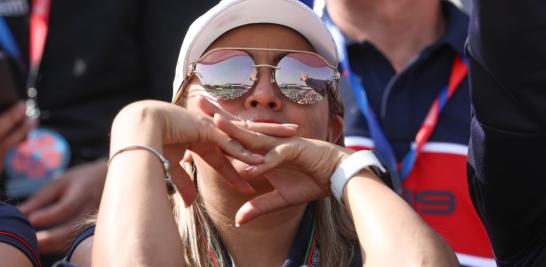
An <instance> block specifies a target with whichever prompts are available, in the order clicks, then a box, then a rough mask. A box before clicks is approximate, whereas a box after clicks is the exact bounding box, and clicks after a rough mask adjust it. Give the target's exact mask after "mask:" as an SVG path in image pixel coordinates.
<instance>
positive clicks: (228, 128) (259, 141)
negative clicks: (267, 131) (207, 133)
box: [213, 114, 275, 151]
mask: <svg viewBox="0 0 546 267" xmlns="http://www.w3.org/2000/svg"><path fill="white" fill-rule="evenodd" d="M213 122H214V124H215V125H216V127H218V129H220V130H221V131H222V132H224V133H225V134H227V135H229V136H230V137H231V138H234V139H236V140H237V141H239V142H240V143H241V144H242V145H244V146H245V147H247V148H249V149H250V150H253V151H255V150H261V149H266V150H269V149H270V148H271V147H273V146H274V145H275V139H274V138H273V137H270V136H267V135H264V134H261V133H258V132H253V131H249V130H246V129H244V128H241V127H238V126H237V125H235V124H233V123H232V122H231V121H229V120H227V119H226V118H225V117H223V116H222V115H220V114H215V115H214V119H213Z"/></svg>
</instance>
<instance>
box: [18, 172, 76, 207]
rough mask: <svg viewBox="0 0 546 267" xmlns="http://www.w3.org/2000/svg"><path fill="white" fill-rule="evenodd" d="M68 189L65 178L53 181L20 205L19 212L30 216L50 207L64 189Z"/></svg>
mask: <svg viewBox="0 0 546 267" xmlns="http://www.w3.org/2000/svg"><path fill="white" fill-rule="evenodd" d="M65 187H66V181H65V179H63V178H59V179H56V180H53V181H52V182H50V183H49V184H48V185H46V186H45V187H44V188H43V189H41V190H40V191H38V192H37V193H35V194H34V195H32V196H31V197H30V198H29V199H27V200H26V201H25V202H24V203H23V204H21V205H19V206H18V207H17V208H19V210H20V211H21V212H22V213H24V214H26V215H29V214H30V213H32V212H34V211H35V210H37V209H40V208H42V207H44V206H47V205H49V204H50V203H51V202H53V201H54V200H55V199H57V198H58V197H59V195H60V194H61V193H62V191H63V190H64V188H65Z"/></svg>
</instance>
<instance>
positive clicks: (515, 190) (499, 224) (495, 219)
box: [467, 0, 546, 266]
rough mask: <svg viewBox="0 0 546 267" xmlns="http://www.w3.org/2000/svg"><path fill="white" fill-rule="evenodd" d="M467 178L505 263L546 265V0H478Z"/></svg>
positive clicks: (472, 35) (471, 52)
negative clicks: (545, 153)
mask: <svg viewBox="0 0 546 267" xmlns="http://www.w3.org/2000/svg"><path fill="white" fill-rule="evenodd" d="M467 50H468V61H469V65H470V71H471V75H470V81H471V100H472V104H473V115H472V122H471V141H470V149H469V165H470V166H469V169H468V179H469V186H470V191H471V195H472V199H473V201H474V205H475V207H476V209H477V210H478V213H479V215H480V216H481V218H482V220H483V222H484V224H485V227H486V229H487V232H488V234H489V237H490V239H491V242H492V246H493V250H494V252H495V256H496V258H497V263H498V265H499V266H546V172H545V168H544V165H545V163H546V162H545V159H546V157H545V156H544V151H546V2H545V1H540V0H519V1H510V0H483V1H475V5H474V13H473V14H472V18H471V23H470V28H469V40H468V45H467Z"/></svg>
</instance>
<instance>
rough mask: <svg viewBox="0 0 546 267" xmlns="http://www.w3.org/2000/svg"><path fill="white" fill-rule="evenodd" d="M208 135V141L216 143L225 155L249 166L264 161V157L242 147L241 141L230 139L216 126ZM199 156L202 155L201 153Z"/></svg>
mask: <svg viewBox="0 0 546 267" xmlns="http://www.w3.org/2000/svg"><path fill="white" fill-rule="evenodd" d="M206 135H207V137H206V140H208V141H209V142H212V143H214V144H215V145H216V146H218V147H219V148H220V149H221V150H222V151H223V152H224V153H225V154H227V155H229V156H231V157H234V158H236V159H238V160H241V161H242V162H245V163H248V164H259V163H262V161H263V156H262V155H260V154H256V153H253V152H251V151H249V150H248V149H246V148H245V147H244V146H243V145H241V144H240V143H239V141H237V140H235V139H233V138H231V137H229V136H228V135H227V134H226V133H224V132H222V131H221V130H220V129H218V128H217V127H216V126H211V127H209V131H207V132H206ZM194 151H195V150H194ZM196 152H197V151H196ZM198 154H200V155H201V153H198Z"/></svg>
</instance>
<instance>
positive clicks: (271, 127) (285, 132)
mask: <svg viewBox="0 0 546 267" xmlns="http://www.w3.org/2000/svg"><path fill="white" fill-rule="evenodd" d="M232 123H233V124H235V125H237V126H238V127H240V128H245V129H247V130H250V131H253V132H258V133H261V134H266V135H270V136H277V137H291V136H294V135H296V133H297V132H298V127H299V126H298V125H297V124H292V123H284V124H277V123H262V122H253V121H250V120H246V121H232Z"/></svg>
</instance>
